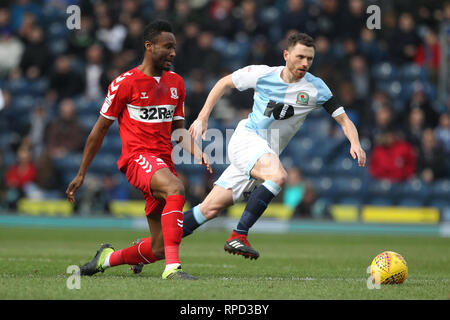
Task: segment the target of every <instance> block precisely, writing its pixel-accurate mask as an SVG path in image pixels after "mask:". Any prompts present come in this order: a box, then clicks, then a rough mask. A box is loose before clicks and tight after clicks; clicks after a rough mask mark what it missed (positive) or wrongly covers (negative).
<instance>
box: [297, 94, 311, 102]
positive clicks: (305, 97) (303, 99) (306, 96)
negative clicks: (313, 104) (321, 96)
mask: <svg viewBox="0 0 450 320" xmlns="http://www.w3.org/2000/svg"><path fill="white" fill-rule="evenodd" d="M308 102H309V94H307V93H306V92H304V91H300V92H299V93H298V94H297V103H298V104H308Z"/></svg>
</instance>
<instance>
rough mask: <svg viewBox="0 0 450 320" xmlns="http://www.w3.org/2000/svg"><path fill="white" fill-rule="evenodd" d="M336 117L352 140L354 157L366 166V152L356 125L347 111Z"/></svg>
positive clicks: (351, 151) (351, 146)
mask: <svg viewBox="0 0 450 320" xmlns="http://www.w3.org/2000/svg"><path fill="white" fill-rule="evenodd" d="M334 119H335V120H336V121H337V123H339V125H340V126H341V128H342V130H343V131H344V134H345V136H346V137H347V139H348V140H349V141H350V155H351V156H352V158H353V159H358V165H359V166H360V167H364V166H365V165H366V153H365V152H364V150H363V149H362V148H361V144H360V142H359V137H358V130H356V127H355V125H354V124H353V122H352V121H351V120H350V119H349V117H348V116H347V114H345V113H342V114H340V115H338V116H336V117H335V118H334Z"/></svg>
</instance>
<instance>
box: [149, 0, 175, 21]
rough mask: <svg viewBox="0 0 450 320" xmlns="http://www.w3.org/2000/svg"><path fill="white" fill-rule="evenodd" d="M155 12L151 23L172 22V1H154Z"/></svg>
mask: <svg viewBox="0 0 450 320" xmlns="http://www.w3.org/2000/svg"><path fill="white" fill-rule="evenodd" d="M152 2H153V12H152V16H151V17H150V19H149V21H153V20H157V19H162V20H167V21H171V20H172V14H171V12H170V1H169V0H153V1H152Z"/></svg>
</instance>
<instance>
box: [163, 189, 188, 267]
mask: <svg viewBox="0 0 450 320" xmlns="http://www.w3.org/2000/svg"><path fill="white" fill-rule="evenodd" d="M184 202H185V199H184V196H182V195H171V196H168V197H167V198H166V205H165V206H164V209H163V212H162V214H161V227H162V232H163V238H164V251H165V258H166V265H168V264H174V263H178V264H179V263H180V257H179V248H180V243H181V237H182V236H183V207H184Z"/></svg>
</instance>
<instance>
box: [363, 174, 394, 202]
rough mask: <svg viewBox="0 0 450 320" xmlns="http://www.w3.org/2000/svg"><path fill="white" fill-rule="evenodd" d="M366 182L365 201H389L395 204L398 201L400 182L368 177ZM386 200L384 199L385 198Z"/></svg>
mask: <svg viewBox="0 0 450 320" xmlns="http://www.w3.org/2000/svg"><path fill="white" fill-rule="evenodd" d="M365 183H366V188H367V193H366V196H365V202H367V203H372V202H374V201H375V202H377V203H384V202H386V203H389V204H393V203H394V202H395V201H396V197H397V192H398V184H395V183H392V182H390V181H388V180H376V179H372V178H370V177H369V178H368V179H367V181H365ZM383 199H384V200H385V201H384V200H383Z"/></svg>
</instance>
